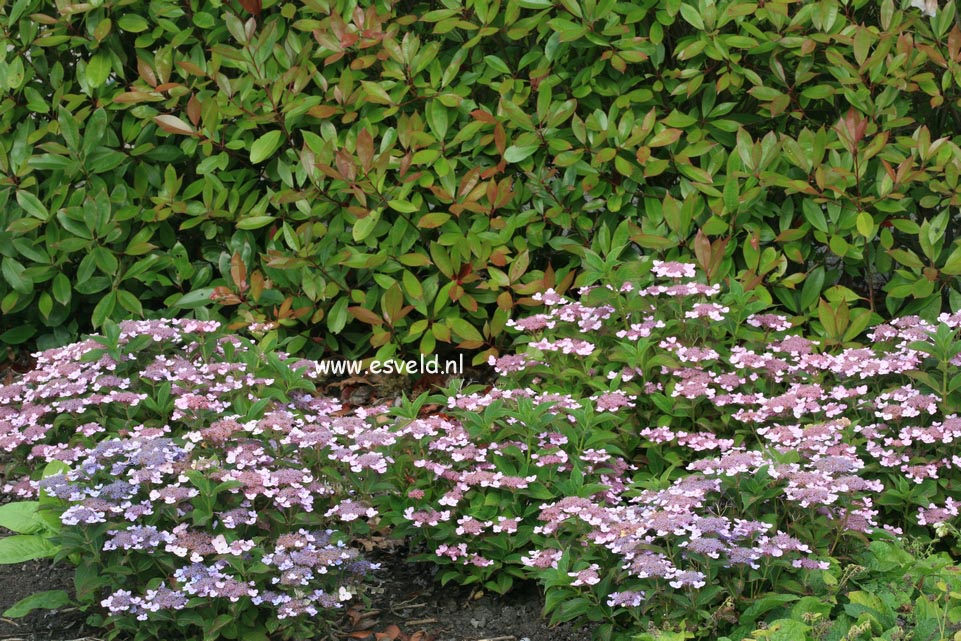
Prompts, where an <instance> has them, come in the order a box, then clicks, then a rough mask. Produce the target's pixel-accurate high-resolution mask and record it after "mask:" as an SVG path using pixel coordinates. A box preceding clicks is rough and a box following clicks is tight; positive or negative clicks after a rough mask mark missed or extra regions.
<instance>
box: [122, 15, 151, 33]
mask: <svg viewBox="0 0 961 641" xmlns="http://www.w3.org/2000/svg"><path fill="white" fill-rule="evenodd" d="M117 26H118V27H120V28H121V29H123V30H124V31H129V32H130V33H140V32H142V31H146V30H147V29H148V28H149V27H150V23H149V22H147V19H146V18H144V17H143V16H139V15H137V14H136V13H125V14H124V15H122V16H120V17H119V18H118V19H117Z"/></svg>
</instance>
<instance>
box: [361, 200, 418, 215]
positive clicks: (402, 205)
mask: <svg viewBox="0 0 961 641" xmlns="http://www.w3.org/2000/svg"><path fill="white" fill-rule="evenodd" d="M387 206H388V207H390V208H391V209H393V210H394V211H399V212H400V213H402V214H413V213H416V212H417V206H416V205H414V203H411V202H407V201H406V200H388V201H387ZM368 218H370V216H368Z"/></svg>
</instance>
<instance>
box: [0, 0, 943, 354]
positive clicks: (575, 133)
mask: <svg viewBox="0 0 961 641" xmlns="http://www.w3.org/2000/svg"><path fill="white" fill-rule="evenodd" d="M2 6H3V11H2V17H0V26H2V35H0V40H2V42H0V44H2V45H3V51H4V54H3V59H2V61H0V87H2V88H3V90H4V91H3V97H2V102H0V169H2V172H3V177H2V179H0V256H2V258H0V268H2V269H0V311H2V314H3V316H2V320H0V342H3V343H5V344H7V345H17V344H21V343H25V342H31V344H32V343H33V342H36V343H38V344H39V345H40V346H41V347H48V346H51V345H53V344H63V343H65V342H67V341H69V340H71V339H73V338H75V337H76V336H77V335H78V333H80V332H82V331H84V330H89V329H91V328H96V327H99V326H100V325H101V324H102V323H103V321H104V320H105V319H107V318H114V319H116V318H123V317H138V316H147V317H150V316H156V315H160V314H169V313H171V312H169V311H168V312H164V311H163V310H165V309H172V310H174V311H175V312H176V313H182V312H183V311H184V310H187V311H190V310H193V312H192V313H196V314H199V315H201V316H206V315H208V314H210V313H212V314H214V315H215V316H217V315H223V316H225V317H226V318H228V319H230V320H232V321H233V322H234V324H235V325H238V326H239V325H244V324H248V323H249V322H252V321H265V320H266V321H276V322H278V323H279V325H280V326H281V327H282V328H283V329H282V332H283V334H284V335H286V336H291V337H294V341H295V342H294V343H293V344H290V345H289V348H291V349H292V350H293V351H299V350H301V349H305V348H309V349H307V351H313V352H314V353H316V352H318V351H322V350H326V351H330V352H335V353H341V354H346V355H357V354H364V353H370V351H372V348H377V349H378V350H379V354H378V355H379V356H380V357H387V356H389V355H391V354H393V353H397V352H406V353H414V352H417V351H422V352H426V353H430V352H433V351H436V350H443V349H447V348H449V347H460V348H463V349H471V350H478V351H479V352H480V354H479V355H478V359H481V358H485V357H486V354H487V353H489V352H492V351H496V350H498V349H499V348H501V347H502V346H503V345H504V343H505V338H504V335H503V332H502V330H503V327H504V323H505V321H506V319H507V318H508V317H509V315H510V314H511V313H512V312H514V310H515V308H516V307H517V306H518V305H523V304H525V303H527V302H529V296H530V295H531V294H532V293H534V292H536V291H540V290H543V289H545V288H547V287H550V286H554V287H556V288H558V289H560V290H563V289H565V288H566V287H567V286H568V285H569V283H570V282H572V278H573V276H574V272H575V271H576V269H577V268H578V266H579V261H580V260H581V259H582V257H583V256H584V248H587V247H591V246H593V247H594V248H595V249H596V250H598V252H599V253H600V254H601V255H602V256H603V255H604V250H605V249H606V248H605V247H604V241H605V238H606V237H607V236H606V234H607V231H610V230H613V229H614V228H615V227H616V226H617V224H618V223H619V222H621V221H622V220H625V219H626V220H628V221H630V223H631V224H630V238H631V240H632V241H633V243H634V248H635V249H639V250H641V251H644V252H648V253H655V254H658V255H659V256H661V257H664V258H676V257H684V256H687V257H692V258H694V259H696V260H697V262H698V263H700V265H701V266H702V268H704V269H705V271H707V272H708V274H709V275H710V278H711V280H712V281H719V280H722V279H734V280H737V281H739V282H740V283H742V284H743V285H744V286H745V287H746V288H748V289H756V290H757V291H758V293H759V294H760V295H761V297H762V298H768V299H770V300H771V301H772V302H773V303H774V304H777V305H780V306H781V307H783V308H784V310H785V311H787V312H788V313H790V314H792V315H794V316H795V317H796V318H798V319H801V320H804V321H807V320H811V321H812V329H813V331H814V332H815V333H820V334H822V335H823V336H824V338H826V339H827V340H828V341H834V342H845V341H850V340H852V339H853V338H854V337H855V336H857V334H859V333H860V331H861V330H863V328H864V327H865V326H866V325H867V323H868V321H869V318H870V314H869V312H870V311H874V312H877V313H879V314H880V315H882V316H885V317H890V316H892V315H894V314H905V313H917V312H920V313H922V315H925V316H928V317H931V316H933V315H935V314H936V313H937V312H938V311H940V310H941V309H942V307H943V306H945V305H946V304H948V303H950V304H951V306H952V307H954V308H957V307H958V305H959V304H961V300H959V298H958V293H957V286H958V275H959V274H961V251H959V250H958V248H957V245H956V236H957V233H956V232H957V229H956V227H957V223H956V222H955V220H954V218H953V217H952V215H951V212H952V211H953V210H954V209H955V208H956V207H957V205H958V203H959V195H958V180H959V174H961V149H959V147H958V145H957V144H956V142H955V140H954V138H955V136H954V135H953V132H954V131H955V130H956V129H957V126H958V124H959V118H961V116H959V111H958V99H959V86H961V31H959V29H958V27H957V26H956V10H955V5H954V3H953V2H949V3H946V4H945V5H944V6H943V7H941V8H940V10H939V11H938V12H937V13H936V15H934V16H933V17H928V16H926V15H923V14H922V13H921V12H920V11H918V10H917V9H915V8H913V7H911V6H910V5H909V3H908V2H907V0H904V1H902V2H895V1H894V0H884V1H883V2H876V1H874V0H852V1H840V0H819V1H817V2H796V1H789V0H772V1H767V2H763V3H755V2H744V1H740V0H719V1H716V2H715V1H711V0H685V1H682V0H669V1H667V2H658V1H655V0H642V1H640V2H616V1H615V0H601V1H597V0H585V1H584V2H575V1H574V0H556V1H552V0H506V1H500V0H494V1H490V0H445V1H444V2H439V3H434V2H432V3H427V2H416V1H410V0H403V1H396V2H391V1H386V0H381V1H378V2H370V1H369V0H363V1H361V2H358V1H357V0H337V1H333V2H331V1H326V0H303V1H300V0H298V1H297V2H276V1H274V0H266V1H265V2H264V3H263V6H260V3H259V2H257V0H245V2H244V6H241V5H240V4H237V3H234V2H227V3H223V2H221V1H220V0H203V1H201V0H190V1H189V2H184V3H179V2H169V1H164V0H161V1H156V2H145V1H142V0H133V1H131V0H92V1H90V2H72V1H70V0H56V2H48V1H43V0H13V1H12V2H10V1H8V2H6V3H4V4H3V5H2ZM605 230H607V231H605ZM595 267H598V266H595ZM599 267H601V268H603V267H604V266H603V264H601V265H600V266H599ZM211 295H212V296H213V297H214V300H215V301H216V302H217V303H218V304H219V305H218V306H215V307H214V310H213V311H207V310H206V309H205V308H206V307H207V306H208V305H209V299H210V297H211ZM835 318H836V319H838V320H836V321H834V320H828V319H835ZM826 320H827V322H825V321H826Z"/></svg>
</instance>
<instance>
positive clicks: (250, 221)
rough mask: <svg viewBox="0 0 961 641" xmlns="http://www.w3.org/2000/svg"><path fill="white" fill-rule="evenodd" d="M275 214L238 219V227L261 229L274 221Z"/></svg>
mask: <svg viewBox="0 0 961 641" xmlns="http://www.w3.org/2000/svg"><path fill="white" fill-rule="evenodd" d="M274 220H275V218H274V217H273V216H248V217H247V218H241V219H240V220H238V221H237V229H248V230H249V229H260V228H261V227H266V226H267V225H269V224H270V223H272V222H274Z"/></svg>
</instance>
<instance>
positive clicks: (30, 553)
mask: <svg viewBox="0 0 961 641" xmlns="http://www.w3.org/2000/svg"><path fill="white" fill-rule="evenodd" d="M58 549H59V548H58V547H57V546H56V545H54V544H53V543H51V542H50V540H49V539H47V538H46V537H44V536H40V535H38V534H15V535H13V536H8V537H5V538H2V539H0V565H12V564H14V563H23V562H24V561H32V560H34V559H45V558H49V557H52V556H54V555H56V554H57V550H58Z"/></svg>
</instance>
